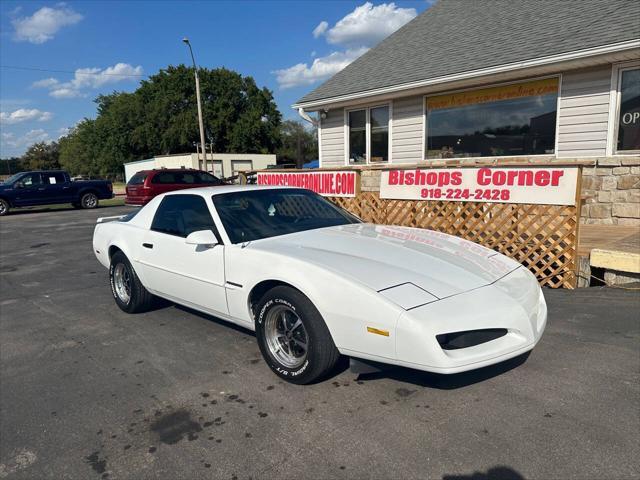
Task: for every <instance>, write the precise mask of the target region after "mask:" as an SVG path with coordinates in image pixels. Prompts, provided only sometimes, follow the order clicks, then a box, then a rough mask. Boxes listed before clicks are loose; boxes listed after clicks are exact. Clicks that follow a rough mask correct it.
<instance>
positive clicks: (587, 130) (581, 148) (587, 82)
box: [557, 65, 611, 158]
mask: <svg viewBox="0 0 640 480" xmlns="http://www.w3.org/2000/svg"><path fill="white" fill-rule="evenodd" d="M610 88H611V65H605V66H602V67H598V68H591V69H586V70H580V71H575V72H569V73H565V74H564V75H563V76H562V86H561V90H560V111H559V112H558V113H559V120H558V152H557V155H558V157H564V158H567V157H600V156H605V155H606V152H607V126H608V118H609V91H610Z"/></svg>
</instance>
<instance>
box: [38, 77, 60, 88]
mask: <svg viewBox="0 0 640 480" xmlns="http://www.w3.org/2000/svg"><path fill="white" fill-rule="evenodd" d="M58 83H60V82H58V80H57V79H55V78H43V79H42V80H38V81H37V82H33V83H32V84H31V88H49V87H53V86H54V85H57V84H58Z"/></svg>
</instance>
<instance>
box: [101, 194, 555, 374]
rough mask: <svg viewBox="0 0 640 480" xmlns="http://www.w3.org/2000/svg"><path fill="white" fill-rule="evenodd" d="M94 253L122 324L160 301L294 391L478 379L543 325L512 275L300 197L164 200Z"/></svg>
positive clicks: (528, 279)
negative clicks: (124, 317) (230, 333)
mask: <svg viewBox="0 0 640 480" xmlns="http://www.w3.org/2000/svg"><path fill="white" fill-rule="evenodd" d="M108 220H112V221H108ZM93 249H94V252H95V255H96V257H97V258H98V260H99V261H100V263H102V265H104V266H105V267H107V268H109V275H110V282H111V291H112V293H113V297H114V299H115V303H116V304H117V305H118V307H119V308H121V309H122V310H123V311H125V312H128V313H135V312H142V311H145V310H147V309H149V308H150V307H151V305H152V301H153V296H154V295H157V296H159V297H164V298H166V299H169V300H171V301H174V302H176V303H179V304H182V305H186V306H188V307H190V308H194V309H196V310H200V311H203V312H206V313H209V314H211V315H215V316H216V317H218V318H222V319H225V320H227V321H230V322H233V323H236V324H238V325H241V326H243V327H246V328H248V329H250V330H255V331H256V339H257V341H258V345H259V347H260V351H261V352H262V355H263V357H264V359H265V361H266V363H267V364H268V365H269V367H270V368H271V369H272V370H273V372H274V373H275V374H276V375H278V376H279V377H281V378H282V379H284V380H287V381H289V382H292V383H298V384H304V383H309V382H313V381H314V380H316V379H318V378H321V377H323V376H324V375H326V374H327V373H329V372H330V371H331V369H332V368H333V366H334V365H335V364H336V362H337V360H338V357H339V356H340V355H341V354H342V355H346V356H349V357H352V358H357V359H364V360H365V361H367V360H368V361H375V362H381V363H387V364H395V365H401V366H406V367H411V368H415V369H419V370H425V371H430V372H438V373H445V374H449V373H456V372H463V371H466V370H473V369H476V368H480V367H484V366H487V365H492V364H495V363H498V362H502V361H503V360H507V359H509V358H513V357H516V356H518V355H520V354H523V353H525V352H528V351H529V350H531V349H532V348H533V347H534V346H535V344H536V343H537V342H538V340H540V337H541V336H542V332H543V331H544V328H545V325H546V321H547V306H546V303H545V299H544V296H543V294H542V290H541V289H540V286H539V285H538V282H537V281H536V278H535V277H534V275H533V274H532V273H531V272H529V270H527V269H526V268H525V267H523V266H522V265H520V264H519V263H517V262H516V261H514V260H512V259H510V258H508V257H506V256H504V255H501V254H500V253H497V252H495V251H493V250H490V249H488V248H485V247H482V246H480V245H477V244H475V243H472V242H469V241H467V240H463V239H461V238H457V237H453V236H450V235H446V234H444V233H440V232H434V231H430V230H423V229H417V228H407V227H397V226H384V225H371V224H364V223H362V222H361V221H360V220H359V219H358V218H356V217H354V216H353V215H351V214H350V213H348V212H346V211H345V210H342V209H341V208H339V207H338V206H336V205H334V204H333V203H331V202H329V201H328V200H326V199H325V198H323V197H320V196H319V195H317V194H315V193H313V192H312V191H310V190H305V189H300V188H286V187H258V186H242V187H240V186H226V187H218V188H198V189H194V190H190V191H189V192H171V193H168V194H164V195H161V196H159V197H156V198H154V199H153V200H152V201H151V202H150V203H149V204H148V205H147V206H145V207H143V208H142V209H140V210H137V211H136V212H133V213H132V214H129V215H127V216H123V217H117V218H113V217H112V218H111V219H109V218H106V219H98V224H97V225H96V228H95V231H94V235H93ZM360 363H361V364H362V360H360ZM360 366H362V365H360Z"/></svg>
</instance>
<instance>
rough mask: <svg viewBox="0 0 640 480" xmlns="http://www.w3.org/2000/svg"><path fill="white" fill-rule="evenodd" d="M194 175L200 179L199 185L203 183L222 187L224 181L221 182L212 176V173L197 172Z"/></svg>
mask: <svg viewBox="0 0 640 480" xmlns="http://www.w3.org/2000/svg"><path fill="white" fill-rule="evenodd" d="M194 175H196V178H197V179H198V183H203V184H207V185H222V180H220V179H219V178H218V177H216V176H214V175H211V174H210V173H206V172H196V173H195V174H194Z"/></svg>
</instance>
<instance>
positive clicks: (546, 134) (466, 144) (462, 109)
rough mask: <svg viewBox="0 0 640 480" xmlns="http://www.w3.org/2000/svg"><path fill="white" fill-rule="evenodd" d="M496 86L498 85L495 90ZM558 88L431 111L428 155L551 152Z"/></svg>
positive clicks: (494, 154)
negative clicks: (539, 93)
mask: <svg viewBox="0 0 640 480" xmlns="http://www.w3.org/2000/svg"><path fill="white" fill-rule="evenodd" d="M496 90H497V89H496ZM557 97H558V96H557V91H554V92H550V93H545V94H541V95H531V96H521V97H516V98H508V99H504V100H502V99H501V100H495V101H488V102H484V103H472V104H468V105H460V106H451V107H447V108H435V109H428V110H427V146H426V149H427V151H426V156H427V158H452V157H491V156H511V155H542V154H552V153H554V148H555V134H556V109H557Z"/></svg>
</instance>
